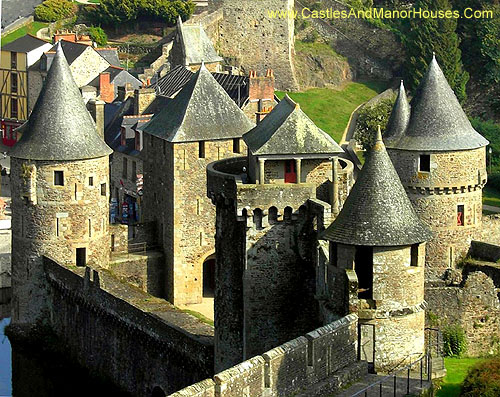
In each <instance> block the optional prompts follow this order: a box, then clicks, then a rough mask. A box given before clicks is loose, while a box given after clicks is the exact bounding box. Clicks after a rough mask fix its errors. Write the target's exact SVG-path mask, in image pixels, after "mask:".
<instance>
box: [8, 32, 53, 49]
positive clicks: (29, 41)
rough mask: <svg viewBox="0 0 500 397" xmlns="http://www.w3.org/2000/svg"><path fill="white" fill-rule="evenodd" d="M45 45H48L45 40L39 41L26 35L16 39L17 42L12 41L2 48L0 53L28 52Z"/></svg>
mask: <svg viewBox="0 0 500 397" xmlns="http://www.w3.org/2000/svg"><path fill="white" fill-rule="evenodd" d="M45 44H50V43H48V42H47V41H45V40H42V39H39V38H38V37H35V36H32V35H30V34H27V35H24V36H23V37H20V38H18V39H17V40H14V41H13V42H11V43H8V44H5V45H4V46H2V51H15V52H30V51H33V50H35V49H37V48H38V47H41V46H42V45H45Z"/></svg>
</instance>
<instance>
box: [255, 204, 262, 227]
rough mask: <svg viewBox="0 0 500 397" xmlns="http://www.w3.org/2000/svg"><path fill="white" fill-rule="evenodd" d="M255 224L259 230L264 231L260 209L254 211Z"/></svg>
mask: <svg viewBox="0 0 500 397" xmlns="http://www.w3.org/2000/svg"><path fill="white" fill-rule="evenodd" d="M253 222H254V224H255V228H256V229H257V230H260V229H262V210H261V209H260V208H256V209H255V210H254V211H253Z"/></svg>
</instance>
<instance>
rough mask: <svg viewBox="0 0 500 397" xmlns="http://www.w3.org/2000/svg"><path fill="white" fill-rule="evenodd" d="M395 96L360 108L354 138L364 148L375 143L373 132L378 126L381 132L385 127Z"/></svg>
mask: <svg viewBox="0 0 500 397" xmlns="http://www.w3.org/2000/svg"><path fill="white" fill-rule="evenodd" d="M394 102H395V98H392V99H382V100H381V101H380V102H378V103H376V104H375V105H373V106H364V107H363V108H361V109H360V111H359V115H358V120H357V123H356V130H355V131H354V139H356V141H358V143H359V144H360V145H362V146H363V147H364V148H365V149H368V148H370V147H371V146H373V144H374V143H375V133H376V132H377V129H378V126H380V128H381V130H382V132H383V131H384V130H385V128H386V127H387V123H388V122H389V117H390V116H391V111H392V108H393V106H394Z"/></svg>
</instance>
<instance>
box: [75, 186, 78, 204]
mask: <svg viewBox="0 0 500 397" xmlns="http://www.w3.org/2000/svg"><path fill="white" fill-rule="evenodd" d="M75 200H78V185H77V184H76V183H75Z"/></svg>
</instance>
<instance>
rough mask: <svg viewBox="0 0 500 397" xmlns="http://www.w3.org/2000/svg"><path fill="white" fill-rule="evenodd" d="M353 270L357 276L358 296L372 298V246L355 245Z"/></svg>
mask: <svg viewBox="0 0 500 397" xmlns="http://www.w3.org/2000/svg"><path fill="white" fill-rule="evenodd" d="M354 271H355V272H356V276H358V298H359V299H373V247H356V255H355V258H354Z"/></svg>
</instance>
